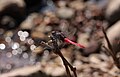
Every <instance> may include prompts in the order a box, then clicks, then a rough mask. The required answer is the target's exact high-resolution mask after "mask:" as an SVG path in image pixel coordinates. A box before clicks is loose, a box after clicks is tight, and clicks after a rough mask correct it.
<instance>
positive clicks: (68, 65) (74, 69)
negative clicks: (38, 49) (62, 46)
mask: <svg viewBox="0 0 120 77" xmlns="http://www.w3.org/2000/svg"><path fill="white" fill-rule="evenodd" d="M58 55H59V56H60V57H61V59H62V60H63V63H64V65H65V67H67V69H68V70H67V69H66V72H67V73H68V74H69V72H70V71H69V68H68V67H70V69H71V71H73V73H74V76H75V77H77V74H76V68H74V67H73V66H72V65H71V64H70V63H69V62H68V61H67V60H66V59H65V58H64V56H63V55H62V53H61V52H59V53H58ZM69 77H71V74H70V75H69Z"/></svg>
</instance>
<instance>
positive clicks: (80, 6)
mask: <svg viewBox="0 0 120 77" xmlns="http://www.w3.org/2000/svg"><path fill="white" fill-rule="evenodd" d="M69 6H70V7H71V8H74V9H76V10H83V9H84V8H85V6H86V4H85V3H83V2H82V1H79V0H76V1H72V2H71V3H70V4H69Z"/></svg>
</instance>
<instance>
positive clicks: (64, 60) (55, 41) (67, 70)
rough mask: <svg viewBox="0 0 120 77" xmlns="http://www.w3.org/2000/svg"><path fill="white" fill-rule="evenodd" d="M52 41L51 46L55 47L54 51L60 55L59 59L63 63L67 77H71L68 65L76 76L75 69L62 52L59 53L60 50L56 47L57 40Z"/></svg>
mask: <svg viewBox="0 0 120 77" xmlns="http://www.w3.org/2000/svg"><path fill="white" fill-rule="evenodd" d="M52 41H53V46H54V47H55V51H54V53H55V54H57V55H59V56H60V57H61V59H62V61H63V63H64V66H65V68H66V72H67V75H68V77H72V76H71V74H70V70H69V67H70V69H71V71H73V73H74V76H75V77H77V74H76V69H75V68H74V67H73V66H72V65H71V64H70V63H69V62H68V61H67V60H66V59H65V58H64V56H63V54H62V53H61V51H60V49H59V47H58V44H57V40H56V39H53V40H52Z"/></svg>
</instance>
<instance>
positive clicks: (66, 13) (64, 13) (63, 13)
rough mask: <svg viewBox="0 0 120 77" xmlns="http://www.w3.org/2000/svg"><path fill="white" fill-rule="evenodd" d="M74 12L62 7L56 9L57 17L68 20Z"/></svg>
mask: <svg viewBox="0 0 120 77" xmlns="http://www.w3.org/2000/svg"><path fill="white" fill-rule="evenodd" d="M74 12H75V11H74V10H73V9H71V8H67V7H62V8H58V10H57V15H58V17H60V18H63V19H69V18H72V17H73V15H74Z"/></svg>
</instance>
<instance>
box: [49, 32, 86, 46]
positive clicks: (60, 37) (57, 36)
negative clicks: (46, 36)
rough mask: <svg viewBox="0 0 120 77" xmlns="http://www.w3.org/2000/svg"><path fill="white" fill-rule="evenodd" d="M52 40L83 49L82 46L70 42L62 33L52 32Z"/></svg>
mask: <svg viewBox="0 0 120 77" xmlns="http://www.w3.org/2000/svg"><path fill="white" fill-rule="evenodd" d="M51 37H52V39H57V40H61V41H62V42H66V43H70V44H73V45H75V46H78V47H80V48H85V46H84V45H82V44H79V43H76V42H74V41H72V40H70V39H69V38H68V37H66V36H65V35H64V34H63V32H59V31H53V32H52V34H51Z"/></svg>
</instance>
